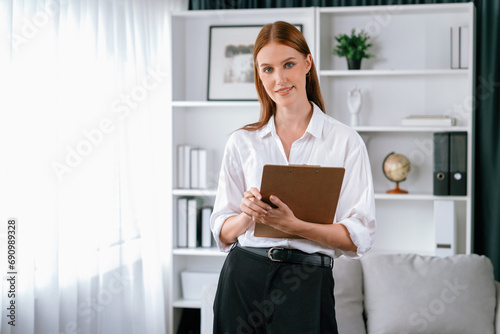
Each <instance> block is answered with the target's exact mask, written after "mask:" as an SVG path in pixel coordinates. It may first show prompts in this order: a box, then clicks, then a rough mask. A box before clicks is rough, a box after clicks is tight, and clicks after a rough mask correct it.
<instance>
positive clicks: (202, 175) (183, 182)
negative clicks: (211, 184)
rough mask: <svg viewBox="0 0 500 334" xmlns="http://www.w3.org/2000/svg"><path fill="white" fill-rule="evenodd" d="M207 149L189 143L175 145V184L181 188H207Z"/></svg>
mask: <svg viewBox="0 0 500 334" xmlns="http://www.w3.org/2000/svg"><path fill="white" fill-rule="evenodd" d="M207 160H208V151H207V150H206V149H203V148H198V147H192V146H190V145H179V146H178V147H177V176H178V178H177V180H178V181H177V186H178V187H179V188H181V189H206V188H208V171H207V164H208V162H207Z"/></svg>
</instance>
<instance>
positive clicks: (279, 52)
mask: <svg viewBox="0 0 500 334" xmlns="http://www.w3.org/2000/svg"><path fill="white" fill-rule="evenodd" d="M253 57H254V72H255V74H254V75H255V86H256V88H257V93H258V95H259V101H260V103H261V115H260V120H259V121H258V122H256V123H253V124H249V125H247V126H245V127H243V128H242V129H240V130H237V131H235V132H234V133H233V134H232V135H231V136H230V138H229V139H228V142H227V144H226V148H225V152H224V158H223V162H222V168H221V172H220V180H219V188H218V192H217V196H216V200H215V205H214V212H213V214H212V219H211V227H212V232H213V234H214V237H215V240H216V242H217V245H218V247H219V249H220V250H222V251H226V252H229V254H228V256H227V258H226V261H225V263H224V266H223V268H222V271H221V275H220V280H219V285H218V289H217V295H216V298H215V302H214V333H231V334H232V333H330V334H331V333H337V324H336V320H335V301H334V296H333V286H334V282H333V277H332V269H331V268H332V265H333V259H334V258H335V257H338V256H340V255H345V256H348V257H351V258H358V257H360V256H362V255H363V254H364V253H365V252H367V251H368V250H369V249H370V248H371V247H372V245H373V238H374V234H375V207H374V199H373V186H372V179H371V170H370V163H369V160H368V155H367V152H366V148H365V145H364V143H363V141H362V139H361V138H360V137H359V135H358V134H357V133H356V132H355V131H354V130H352V129H351V128H349V127H347V126H345V125H343V124H342V123H340V122H338V121H336V120H335V119H333V118H331V117H329V116H327V115H326V114H325V112H324V111H325V107H324V102H323V98H322V95H321V91H320V87H319V82H318V78H317V74H316V70H315V67H314V63H313V59H312V56H311V53H310V51H309V47H308V45H307V42H306V41H305V39H304V37H303V35H302V34H301V33H300V32H299V31H298V30H297V29H296V28H295V27H294V26H293V25H291V24H288V23H286V22H275V23H273V24H268V25H266V26H264V27H263V28H262V30H261V31H260V33H259V35H258V37H257V40H256V42H255V45H254V51H253ZM265 164H277V165H288V164H308V165H321V166H330V167H344V168H345V170H346V172H345V176H344V181H343V185H342V191H341V194H340V199H339V202H338V206H337V211H336V217H335V221H334V224H311V222H304V221H301V220H299V219H297V218H296V217H295V216H294V213H293V212H292V211H291V210H290V209H289V208H288V206H287V205H286V203H283V202H282V201H281V200H280V199H279V198H277V197H276V196H271V199H270V200H271V201H272V202H273V203H274V204H275V205H276V206H277V208H274V209H273V208H271V206H269V205H268V204H266V203H264V202H263V201H262V200H261V199H262V197H261V194H260V192H259V189H258V187H259V186H260V182H261V178H262V169H263V166H264V165H265ZM255 223H262V224H267V225H269V226H271V227H273V228H275V229H278V230H281V231H283V232H286V233H290V234H293V235H298V236H300V237H301V238H298V239H285V238H265V237H256V236H254V227H255ZM276 247H277V248H276ZM271 248H272V249H271ZM270 249H271V254H270V255H269V256H268V252H269V250H270ZM274 258H279V259H286V260H285V261H283V262H277V261H273V260H274Z"/></svg>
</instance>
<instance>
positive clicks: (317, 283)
mask: <svg viewBox="0 0 500 334" xmlns="http://www.w3.org/2000/svg"><path fill="white" fill-rule="evenodd" d="M333 288H334V281H333V275H332V269H331V268H328V267H319V266H313V265H304V264H291V263H283V262H273V261H271V260H270V259H268V258H266V257H264V256H261V255H257V254H254V253H250V252H248V251H246V250H245V249H244V248H240V247H233V249H232V250H231V251H230V252H229V254H228V256H227V258H226V261H225V263H224V266H223V268H222V271H221V274H220V278H219V284H218V287H217V294H216V296H215V301H214V331H213V333H214V334H250V333H252V334H261V333H266V334H293V333H300V334H318V333H325V334H327V333H328V334H336V333H338V332H337V323H336V320H335V299H334V296H333Z"/></svg>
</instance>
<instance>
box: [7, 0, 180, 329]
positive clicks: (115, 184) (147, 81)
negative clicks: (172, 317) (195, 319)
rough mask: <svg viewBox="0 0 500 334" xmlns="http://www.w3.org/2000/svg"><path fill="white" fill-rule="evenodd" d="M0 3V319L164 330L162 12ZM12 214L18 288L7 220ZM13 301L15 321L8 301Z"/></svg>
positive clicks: (162, 7) (165, 4) (24, 325)
mask: <svg viewBox="0 0 500 334" xmlns="http://www.w3.org/2000/svg"><path fill="white" fill-rule="evenodd" d="M183 3H184V1H182V0H177V1H168V0H167V1H160V0H157V1H154V0H116V1H112V0H85V1H79V0H10V1H7V0H2V1H1V2H0V15H1V16H0V182H1V183H0V196H1V197H0V219H1V222H0V236H1V237H2V238H1V239H0V241H1V242H2V246H1V247H0V248H1V250H0V258H1V259H0V265H1V270H0V273H2V291H1V293H2V294H1V300H2V303H1V307H2V312H1V313H2V317H1V319H0V332H1V333H2V334H4V333H5V334H9V333H22V334H31V333H40V334H61V333H67V334H69V333H81V334H88V333H91V334H96V333H122V334H123V333H125V334H126V333H166V330H167V323H168V321H169V319H167V318H166V316H167V314H168V312H167V309H166V307H167V305H166V300H167V295H166V294H167V288H166V287H167V286H168V284H167V283H166V279H167V277H166V275H165V273H166V272H167V271H168V266H169V263H168V256H167V253H168V248H169V240H170V238H169V236H168V232H167V231H168V227H167V226H166V224H167V222H168V221H169V220H168V217H169V211H170V208H169V207H166V203H168V201H167V198H168V196H167V193H166V189H169V188H170V187H171V185H170V177H169V176H168V175H165V170H166V167H167V166H168V165H169V164H170V163H171V161H170V157H169V155H168V152H169V151H170V150H169V149H168V147H169V145H170V146H171V142H170V135H169V134H168V133H166V132H165V131H164V130H163V128H162V124H167V123H168V118H169V117H170V114H169V111H168V108H167V106H168V103H167V102H168V99H169V98H170V96H169V92H170V88H169V81H170V79H169V73H168V69H169V65H168V54H169V52H168V49H169V40H168V35H169V23H168V22H169V15H168V14H169V11H171V10H176V9H179V8H180V7H181V6H183V5H182V4H183ZM10 217H14V218H17V220H18V226H17V227H18V229H17V235H16V236H17V244H16V268H15V269H16V271H17V276H16V294H15V298H11V297H9V294H8V288H9V287H8V286H7V284H6V276H5V273H6V268H7V264H6V247H5V245H6V242H5V241H6V225H7V219H8V218H10ZM12 300H14V301H15V305H16V321H15V327H14V326H11V325H9V323H8V322H9V321H10V319H9V318H8V317H7V316H6V315H7V310H6V305H9V303H11V301H12Z"/></svg>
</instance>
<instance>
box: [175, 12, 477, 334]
mask: <svg viewBox="0 0 500 334" xmlns="http://www.w3.org/2000/svg"><path fill="white" fill-rule="evenodd" d="M474 15H475V14H474V6H473V4H472V3H464V4H435V5H395V6H374V7H367V6H365V7H331V8H314V7H310V8H288V9H260V10H219V11H186V12H179V13H175V14H174V15H173V16H172V26H173V29H172V31H173V32H174V33H173V35H172V61H173V65H172V87H173V91H172V97H173V101H172V104H171V110H172V122H171V125H170V127H171V129H169V130H170V131H172V143H173V145H172V147H171V152H172V157H173V161H174V162H175V161H176V147H177V145H179V144H190V145H193V146H200V147H203V148H206V149H208V150H209V151H210V152H211V153H212V156H211V161H210V164H209V179H210V187H209V189H201V190H200V189H178V188H176V187H177V186H176V178H177V170H176V169H177V167H176V163H174V164H173V166H172V170H171V171H169V173H171V175H172V178H173V181H174V182H173V184H174V188H173V189H172V190H171V200H172V207H173V208H174V212H172V221H171V222H168V223H169V224H170V225H171V226H172V238H175V236H176V227H175V222H176V220H175V219H176V212H175V208H176V205H175V203H176V200H177V198H179V197H182V196H196V197H201V198H203V199H204V201H205V202H206V203H209V204H210V203H213V200H214V198H215V194H216V190H215V189H216V182H217V178H218V173H219V168H220V163H221V160H222V154H223V149H224V145H225V143H226V140H227V138H228V136H229V135H230V133H231V132H232V131H234V130H235V129H237V128H240V127H241V126H243V125H245V124H248V123H251V122H254V121H256V120H257V118H258V115H259V103H258V102H257V101H207V82H208V75H207V74H208V53H209V45H208V44H209V38H208V35H209V28H210V26H211V25H228V26H230V25H260V24H262V25H263V24H266V23H269V22H274V21H277V20H284V21H288V22H291V23H295V24H302V25H303V33H304V36H305V37H306V39H307V41H308V43H309V46H310V48H311V51H312V53H313V57H314V60H315V63H316V67H317V69H318V73H319V76H320V81H321V87H322V92H323V95H324V97H325V100H326V101H325V102H326V105H327V113H328V114H329V115H331V116H332V117H334V118H336V119H338V120H340V121H342V122H344V123H346V124H349V119H350V114H349V113H348V112H347V110H348V109H347V92H348V91H349V90H350V89H351V88H353V87H354V86H358V87H360V88H361V91H362V94H363V105H362V109H361V113H360V119H361V124H360V126H358V127H355V130H356V131H358V132H359V133H360V135H361V137H362V138H363V139H364V140H365V143H366V146H367V149H368V153H369V155H370V161H371V164H372V174H373V180H374V188H375V200H376V210H377V221H378V228H377V239H376V243H375V247H374V249H373V252H379V253H388V252H389V253H391V252H392V253H398V252H402V253H405V252H406V253H410V252H411V253H419V254H423V255H432V254H434V222H433V204H434V201H436V200H441V199H446V200H450V201H454V202H455V207H456V217H457V241H456V242H457V249H458V252H459V253H470V252H471V249H472V244H471V242H472V232H471V231H472V220H471V202H472V200H471V194H472V186H473V185H472V182H471V175H472V174H473V170H472V152H473V150H472V149H473V146H472V138H473V132H472V120H473V107H472V106H470V101H469V100H468V98H471V97H473V96H474V91H473V89H474V87H473V78H474V57H473V56H474V53H473V48H472V47H471V48H470V54H469V68H468V69H450V46H449V44H450V27H451V26H459V25H469V27H470V29H469V39H470V41H471V43H470V45H471V46H472V45H473V43H472V42H473V40H474V38H473V36H474ZM353 27H357V28H368V29H367V30H368V32H369V33H370V35H372V36H373V37H372V39H371V42H372V43H373V44H374V47H373V50H372V52H373V53H375V54H376V57H375V58H373V59H364V60H363V63H362V69H361V70H357V71H348V70H347V65H346V60H345V59H343V58H339V57H337V56H334V55H333V54H332V52H331V51H332V49H333V47H334V45H335V41H334V38H333V37H334V36H335V35H336V34H338V33H344V32H350V30H351V28H353ZM443 113H447V114H450V115H452V116H454V117H456V118H457V119H458V123H457V126H453V127H407V126H401V125H400V121H401V119H402V118H404V117H406V116H408V115H413V114H443ZM443 131H446V132H458V131H460V132H467V134H468V147H467V149H468V153H467V154H468V156H467V158H468V165H467V168H468V171H467V172H468V184H467V195H465V196H435V195H433V188H432V187H433V175H432V172H433V157H432V154H433V146H432V138H433V134H434V133H435V132H443ZM392 151H395V152H398V153H402V154H405V155H406V156H407V157H409V158H410V161H411V162H412V172H411V173H410V175H409V176H408V178H407V180H406V181H404V182H401V183H400V187H401V188H402V189H406V190H409V194H406V195H393V194H387V193H386V190H388V189H392V188H394V186H395V185H394V183H392V182H390V181H388V180H387V179H386V178H385V177H384V176H383V174H382V161H383V159H384V158H385V156H386V155H387V154H388V153H390V152H392ZM173 245H174V247H173V249H172V251H171V254H170V255H169V256H171V263H172V266H171V272H170V275H171V282H170V291H169V296H170V298H169V303H170V304H169V306H170V308H169V310H170V317H171V319H172V320H173V321H171V326H170V328H169V332H170V333H175V330H176V328H177V325H178V322H179V320H180V314H181V311H182V309H185V308H200V305H201V303H200V301H193V300H185V299H184V298H183V296H182V293H181V282H180V273H181V272H182V271H183V270H186V269H200V270H213V271H218V270H220V268H221V266H222V264H223V262H224V259H225V254H224V253H221V252H219V251H218V250H217V249H215V248H209V249H201V248H191V249H189V248H177V247H176V246H175V245H176V241H175V239H174V240H173Z"/></svg>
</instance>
